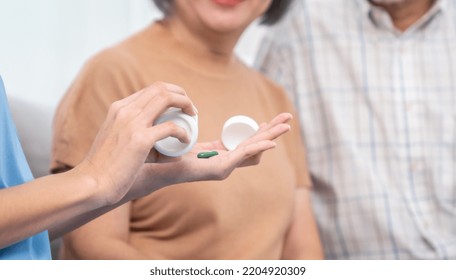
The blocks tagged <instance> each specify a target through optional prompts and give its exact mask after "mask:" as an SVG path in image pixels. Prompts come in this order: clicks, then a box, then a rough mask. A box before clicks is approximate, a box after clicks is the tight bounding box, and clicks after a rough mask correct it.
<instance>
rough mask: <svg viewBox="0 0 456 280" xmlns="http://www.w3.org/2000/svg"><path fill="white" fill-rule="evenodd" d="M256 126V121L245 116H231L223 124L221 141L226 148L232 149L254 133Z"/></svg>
mask: <svg viewBox="0 0 456 280" xmlns="http://www.w3.org/2000/svg"><path fill="white" fill-rule="evenodd" d="M258 128H259V127H258V124H257V123H256V121H254V120H253V119H251V118H249V117H247V116H241V115H239V116H234V117H231V118H229V119H228V120H227V121H226V122H225V124H224V125H223V131H222V143H223V145H224V146H225V148H226V149H227V150H229V151H232V150H234V149H236V147H237V146H238V145H239V144H240V143H241V142H242V141H244V140H246V139H247V138H249V137H250V136H252V135H253V134H255V132H256V131H257V130H258Z"/></svg>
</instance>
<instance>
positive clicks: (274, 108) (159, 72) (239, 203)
mask: <svg viewBox="0 0 456 280" xmlns="http://www.w3.org/2000/svg"><path fill="white" fill-rule="evenodd" d="M289 2H290V1H283V0H277V1H271V0H245V1H243V0H192V1H188V0H175V1H162V0H156V1H155V3H156V5H157V6H158V7H159V8H160V9H161V10H162V11H163V12H164V15H165V17H164V19H162V20H160V21H158V22H155V23H154V24H152V25H151V26H149V27H148V28H146V29H145V30H143V31H141V32H139V33H137V34H135V35H133V36H132V37H130V38H128V39H126V40H125V41H123V42H121V43H120V44H118V45H116V46H114V47H112V48H109V49H107V50H105V51H103V52H101V53H100V54H98V55H96V56H95V57H94V58H92V59H91V60H90V61H89V62H88V63H87V65H86V66H85V68H84V69H83V70H82V72H81V73H80V75H79V76H78V78H77V79H76V81H75V82H74V84H73V85H72V86H71V88H70V89H69V91H68V92H67V94H66V96H65V98H64V100H63V101H62V103H61V104H60V108H59V111H58V114H57V122H56V124H55V135H54V147H53V163H52V167H51V168H52V170H53V171H54V172H57V171H61V170H67V169H69V168H72V167H73V166H75V165H76V164H77V163H78V162H79V161H80V160H81V159H82V158H81V154H82V153H83V152H84V151H86V150H87V149H88V148H89V143H90V142H91V141H92V139H93V136H94V134H95V131H96V130H97V129H98V127H99V125H100V120H101V119H102V118H103V117H104V116H105V114H106V111H107V107H108V106H107V105H108V104H109V103H111V102H113V101H115V100H117V99H120V98H123V97H125V96H127V95H129V94H130V93H131V92H135V90H137V89H139V88H142V87H144V85H147V84H150V83H152V82H153V81H156V80H163V81H167V82H170V83H174V84H178V85H180V86H182V87H184V88H185V89H186V91H187V94H188V95H189V97H190V98H191V99H192V101H193V102H194V104H195V105H196V107H197V108H198V112H199V113H198V117H199V131H200V133H199V140H200V141H206V140H209V139H214V137H215V139H218V138H219V135H220V133H221V129H222V126H223V124H224V121H225V120H227V119H228V118H229V117H231V116H233V115H238V114H242V115H248V116H250V117H252V118H254V119H255V120H257V121H259V122H264V121H266V120H270V119H272V118H273V117H274V116H276V115H277V114H279V113H280V112H291V113H293V108H292V105H291V103H290V102H289V100H288V99H287V97H286V94H285V93H284V92H283V90H282V89H281V88H279V87H278V86H277V85H276V84H274V83H273V82H272V81H270V80H268V79H267V78H265V77H264V76H262V75H261V74H259V73H258V72H256V71H255V70H253V69H251V68H249V67H247V66H246V65H245V64H244V63H243V62H242V61H240V60H239V58H238V57H237V56H236V55H235V54H234V52H233V50H234V47H235V45H236V43H237V41H238V40H239V38H240V36H241V35H242V33H243V31H244V30H245V29H246V28H247V27H248V25H249V24H251V23H252V22H253V21H254V20H255V19H256V18H258V17H262V22H263V23H266V24H273V23H275V22H277V21H278V20H279V19H280V18H281V17H282V16H283V14H284V13H285V11H286V10H287V8H288V6H289V4H290V3H289ZM291 127H292V130H291V132H289V133H288V134H286V135H284V136H283V137H281V138H280V139H278V140H277V142H276V143H277V147H276V148H275V149H274V150H273V151H271V152H269V153H267V154H264V155H263V157H262V163H261V164H260V165H258V166H256V167H249V168H243V169H241V170H238V171H237V172H235V173H234V174H232V175H231V176H230V178H228V179H227V180H224V181H220V182H213V181H212V182H210V181H209V182H201V183H183V184H179V185H175V186H172V187H169V188H166V189H163V190H160V191H158V192H155V193H153V194H151V195H149V196H147V197H144V198H141V199H138V200H135V201H133V202H130V203H128V204H125V205H123V206H121V207H119V208H117V209H116V210H115V211H112V212H110V213H109V214H106V215H104V216H102V217H100V218H98V219H96V220H94V221H93V222H91V223H89V224H87V225H85V226H84V227H82V228H80V229H78V230H76V231H74V232H72V233H71V234H69V235H67V236H66V238H65V239H64V244H63V255H62V256H63V257H64V258H83V259H284V258H292V259H298V258H321V257H322V251H321V246H320V241H319V237H318V233H317V229H316V226H315V222H314V218H313V214H312V211H311V203H310V187H311V182H310V179H309V175H308V171H307V166H306V163H305V151H304V147H303V146H302V141H301V138H300V132H299V125H298V124H297V123H296V122H294V121H292V122H291ZM176 175H178V174H176Z"/></svg>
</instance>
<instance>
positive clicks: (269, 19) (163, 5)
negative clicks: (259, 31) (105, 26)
mask: <svg viewBox="0 0 456 280" xmlns="http://www.w3.org/2000/svg"><path fill="white" fill-rule="evenodd" d="M153 1H154V3H155V6H157V8H158V9H160V11H162V12H163V14H164V15H165V16H167V15H169V14H170V13H171V9H172V6H173V1H174V0H153ZM292 2H293V0H272V3H271V6H269V8H268V10H267V11H266V12H265V13H264V14H263V17H262V18H261V23H262V24H267V25H273V24H275V23H276V22H278V21H280V20H281V19H282V17H283V16H284V15H285V14H286V12H287V10H288V8H289V7H290V6H291V3H292Z"/></svg>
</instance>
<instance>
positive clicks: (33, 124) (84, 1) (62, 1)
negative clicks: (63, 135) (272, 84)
mask: <svg viewBox="0 0 456 280" xmlns="http://www.w3.org/2000/svg"><path fill="white" fill-rule="evenodd" d="M159 17H160V13H159V11H158V10H157V9H156V8H155V7H154V6H153V4H151V1H150V0H39V1H37V0H0V75H1V76H2V78H3V81H4V83H5V87H6V90H7V95H8V98H9V102H10V106H11V109H12V111H13V117H14V119H15V122H16V125H17V127H18V130H19V135H20V137H21V142H22V145H23V146H24V150H25V152H26V156H27V158H28V160H29V163H30V165H31V168H32V171H33V173H34V174H35V176H42V175H44V174H46V173H47V168H48V163H49V154H50V138H51V120H52V117H53V112H54V109H55V107H56V106H57V104H58V102H59V100H60V98H61V97H62V95H63V94H64V92H65V90H66V89H67V88H68V86H69V85H70V83H71V81H72V80H73V79H74V77H75V76H76V75H77V73H78V72H79V70H80V69H81V66H82V64H83V63H84V62H85V61H86V60H87V58H88V57H90V56H92V55H93V54H95V53H96V52H98V51H99V50H101V49H103V48H105V47H107V46H110V45H112V44H114V43H116V42H118V41H120V40H122V39H123V38H125V37H127V36H128V35H129V34H131V33H133V32H135V31H137V30H140V29H142V28H144V27H145V26H147V25H148V24H150V23H151V21H152V20H154V19H157V18H159ZM264 32H266V29H265V28H264V27H258V26H257V25H253V26H252V27H251V28H249V29H248V30H247V32H246V33H245V34H244V36H243V38H242V39H241V42H240V43H239V45H238V48H237V50H236V51H237V53H238V54H239V55H240V56H241V58H243V59H244V60H245V61H246V62H247V63H248V64H252V63H253V60H254V56H255V52H256V50H257V47H258V44H259V40H260V39H261V37H262V35H263V34H264Z"/></svg>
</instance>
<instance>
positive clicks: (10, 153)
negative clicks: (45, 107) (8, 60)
mask: <svg viewBox="0 0 456 280" xmlns="http://www.w3.org/2000/svg"><path fill="white" fill-rule="evenodd" d="M32 179H33V175H32V173H31V171H30V168H29V166H28V164H27V160H26V159H25V156H24V152H23V151H22V147H21V144H20V143H19V139H18V137H17V134H16V128H15V126H14V124H13V121H12V119H11V114H10V111H9V109H8V103H7V100H6V94H5V88H4V86H3V81H2V79H1V77H0V195H1V189H4V188H8V187H12V186H16V185H20V184H23V183H25V182H27V181H30V180H32ZM3 215H5V214H4V213H0V217H1V216H3ZM0 230H1V231H8V229H3V228H2V229H0ZM11 259H13V260H28V259H51V250H50V243H49V237H48V233H47V231H45V232H42V233H39V234H37V235H35V236H33V237H30V238H27V239H25V240H23V241H20V242H18V243H16V244H13V245H11V246H9V247H6V248H1V249H0V260H11Z"/></svg>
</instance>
